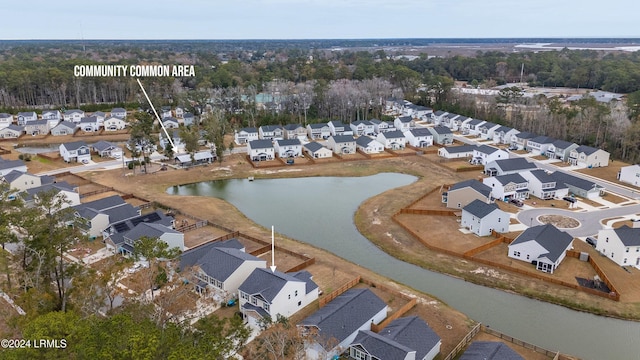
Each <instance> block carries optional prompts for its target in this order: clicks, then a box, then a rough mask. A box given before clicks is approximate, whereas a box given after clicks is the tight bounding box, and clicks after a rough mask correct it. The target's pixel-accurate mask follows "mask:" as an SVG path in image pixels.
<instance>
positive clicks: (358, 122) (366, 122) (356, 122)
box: [351, 120, 373, 126]
mask: <svg viewBox="0 0 640 360" xmlns="http://www.w3.org/2000/svg"><path fill="white" fill-rule="evenodd" d="M360 124H362V125H373V123H372V122H371V121H367V120H356V121H353V122H352V123H351V125H356V126H358V125H360Z"/></svg>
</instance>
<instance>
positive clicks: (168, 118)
mask: <svg viewBox="0 0 640 360" xmlns="http://www.w3.org/2000/svg"><path fill="white" fill-rule="evenodd" d="M162 122H163V123H165V122H174V123H177V122H178V119H176V118H174V117H173V116H167V117H166V118H164V119H162Z"/></svg>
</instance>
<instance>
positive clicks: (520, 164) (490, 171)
mask: <svg viewBox="0 0 640 360" xmlns="http://www.w3.org/2000/svg"><path fill="white" fill-rule="evenodd" d="M535 169H537V166H536V164H534V163H532V162H529V161H527V159H525V158H513V159H501V160H494V161H490V162H488V163H486V164H485V165H484V173H485V174H487V175H489V176H496V175H507V174H515V173H519V172H521V171H527V170H535Z"/></svg>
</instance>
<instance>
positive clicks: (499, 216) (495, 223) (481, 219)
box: [460, 199, 509, 236]
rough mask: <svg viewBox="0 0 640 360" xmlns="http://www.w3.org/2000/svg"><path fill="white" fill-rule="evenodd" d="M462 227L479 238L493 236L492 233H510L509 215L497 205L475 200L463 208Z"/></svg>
mask: <svg viewBox="0 0 640 360" xmlns="http://www.w3.org/2000/svg"><path fill="white" fill-rule="evenodd" d="M460 226H462V227H464V228H467V229H469V231H471V232H472V233H474V234H476V235H478V236H488V235H491V232H492V231H494V230H495V231H496V232H499V233H506V232H509V214H508V213H506V212H504V211H502V210H500V208H499V207H498V205H496V203H486V202H484V201H481V200H478V199H476V200H473V201H472V202H470V203H469V204H467V206H465V207H463V208H462V218H461V220H460Z"/></svg>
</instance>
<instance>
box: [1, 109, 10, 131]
mask: <svg viewBox="0 0 640 360" xmlns="http://www.w3.org/2000/svg"><path fill="white" fill-rule="evenodd" d="M11 124H13V115H11V114H7V113H0V129H4V128H6V127H7V126H9V125H11Z"/></svg>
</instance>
